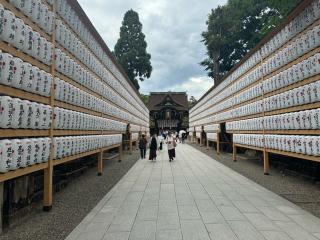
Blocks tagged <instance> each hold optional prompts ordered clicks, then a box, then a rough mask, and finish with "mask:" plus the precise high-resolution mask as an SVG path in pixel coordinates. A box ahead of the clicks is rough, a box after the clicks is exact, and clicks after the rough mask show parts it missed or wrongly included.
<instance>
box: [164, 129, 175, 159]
mask: <svg viewBox="0 0 320 240" xmlns="http://www.w3.org/2000/svg"><path fill="white" fill-rule="evenodd" d="M166 143H167V147H168V154H169V162H171V161H173V159H174V158H175V157H176V150H175V147H176V145H177V143H176V139H175V137H173V136H172V134H171V132H169V134H168V136H167V139H166Z"/></svg>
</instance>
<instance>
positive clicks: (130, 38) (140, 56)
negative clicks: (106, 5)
mask: <svg viewBox="0 0 320 240" xmlns="http://www.w3.org/2000/svg"><path fill="white" fill-rule="evenodd" d="M114 55H115V57H116V59H117V61H118V62H119V63H120V64H121V65H122V67H123V68H124V70H125V71H126V73H127V75H128V77H129V79H130V80H131V81H132V83H133V84H134V85H135V86H136V88H137V89H139V88H140V87H139V81H138V80H140V81H144V80H145V79H146V78H149V77H150V76H151V72H152V66H151V61H150V59H151V55H150V54H149V53H147V43H146V41H145V35H144V34H143V33H142V24H141V23H140V21H139V15H138V13H137V12H135V11H133V10H132V9H131V10H129V11H127V12H126V13H125V15H124V18H123V21H122V26H121V27H120V38H119V39H118V41H117V43H116V45H115V47H114Z"/></svg>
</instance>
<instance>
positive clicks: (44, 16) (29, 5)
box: [10, 0, 55, 34]
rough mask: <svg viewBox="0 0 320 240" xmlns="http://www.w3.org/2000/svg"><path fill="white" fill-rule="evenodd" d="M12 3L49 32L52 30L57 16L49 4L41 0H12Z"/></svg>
mask: <svg viewBox="0 0 320 240" xmlns="http://www.w3.org/2000/svg"><path fill="white" fill-rule="evenodd" d="M10 3H11V4H13V5H14V6H15V7H16V8H18V9H19V10H20V11H21V12H23V13H24V15H26V16H27V17H29V18H30V19H31V20H32V21H33V22H35V23H36V24H37V25H38V26H40V27H41V28H42V29H43V30H45V31H46V32H47V33H49V34H50V33H51V32H52V29H53V23H54V18H55V16H54V13H53V12H52V11H51V10H50V9H49V7H48V5H47V4H45V3H42V2H41V0H10Z"/></svg>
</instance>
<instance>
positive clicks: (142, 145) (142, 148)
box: [139, 135, 147, 159]
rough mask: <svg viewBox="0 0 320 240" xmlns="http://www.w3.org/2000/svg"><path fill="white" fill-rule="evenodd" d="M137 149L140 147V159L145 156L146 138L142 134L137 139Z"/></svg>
mask: <svg viewBox="0 0 320 240" xmlns="http://www.w3.org/2000/svg"><path fill="white" fill-rule="evenodd" d="M139 149H140V157H141V159H143V158H146V151H147V139H146V137H145V136H144V135H142V136H141V138H140V140H139Z"/></svg>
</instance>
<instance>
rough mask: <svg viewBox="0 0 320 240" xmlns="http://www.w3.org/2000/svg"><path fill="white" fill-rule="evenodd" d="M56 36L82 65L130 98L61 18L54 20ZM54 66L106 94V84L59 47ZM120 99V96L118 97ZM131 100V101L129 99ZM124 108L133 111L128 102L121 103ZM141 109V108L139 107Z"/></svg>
mask: <svg viewBox="0 0 320 240" xmlns="http://www.w3.org/2000/svg"><path fill="white" fill-rule="evenodd" d="M56 25H57V29H56V38H57V41H58V42H59V43H60V44H61V45H62V46H63V47H65V48H66V49H67V50H68V51H70V52H71V53H72V54H73V55H75V56H76V58H77V59H79V60H80V61H81V62H82V63H83V64H84V65H86V66H87V67H88V68H89V69H91V70H92V71H93V72H95V73H96V74H97V75H99V76H100V77H101V78H102V79H103V80H104V81H105V82H107V83H108V85H110V86H112V87H113V88H115V89H117V91H118V92H119V93H120V94H122V95H124V96H125V97H126V98H127V100H131V98H130V97H131V96H129V93H127V92H126V91H125V89H122V86H121V85H119V83H118V81H117V80H116V79H115V78H114V77H113V76H111V75H110V74H108V73H107V70H106V69H105V68H104V67H103V65H102V64H100V62H99V61H98V60H97V59H96V57H95V56H94V55H93V54H92V53H91V52H90V51H89V50H88V49H87V48H86V47H85V45H84V44H82V42H81V41H80V40H79V39H78V38H77V37H76V36H75V35H74V34H73V33H72V32H71V31H70V30H69V29H68V28H67V27H66V26H65V25H64V24H63V22H62V21H61V20H57V22H56ZM55 55H56V68H57V70H58V71H60V72H62V73H63V74H65V75H67V76H69V77H71V78H73V79H74V80H75V81H78V82H80V83H81V84H83V85H84V86H87V87H89V88H90V89H92V90H93V91H96V92H99V93H100V94H102V95H104V96H108V94H106V93H105V88H106V87H107V86H105V85H104V86H103V84H102V82H101V81H100V80H98V79H97V78H96V77H95V76H94V75H93V74H91V73H90V72H89V71H87V70H86V69H84V68H82V67H81V66H80V65H79V64H78V63H77V62H76V61H74V60H73V59H72V58H71V57H69V56H68V54H66V53H65V52H63V51H61V50H60V49H58V48H57V49H56V52H55ZM117 98H118V99H121V97H118V96H117ZM130 102H133V101H130ZM122 106H124V107H125V108H128V107H130V109H128V110H129V111H131V112H132V113H134V109H132V108H133V107H132V105H131V104H130V105H129V104H122ZM140 111H141V109H140Z"/></svg>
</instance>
